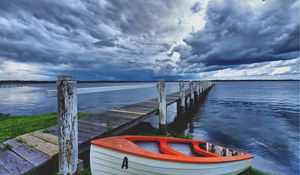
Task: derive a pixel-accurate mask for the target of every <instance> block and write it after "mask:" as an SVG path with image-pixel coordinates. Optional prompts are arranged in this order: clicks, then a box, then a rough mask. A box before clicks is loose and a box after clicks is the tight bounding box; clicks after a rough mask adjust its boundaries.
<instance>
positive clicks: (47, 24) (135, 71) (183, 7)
mask: <svg viewBox="0 0 300 175" xmlns="http://www.w3.org/2000/svg"><path fill="white" fill-rule="evenodd" d="M299 6H300V2H299V0H184V1H183V0H155V1H154V0H38V1H36V0H3V1H2V2H1V4H0V80H55V79H57V76H58V75H60V74H73V75H74V76H75V77H76V79H78V80H144V81H149V80H157V79H161V78H163V79H166V80H179V79H226V80H227V79H299V77H300V74H299V61H300V57H299V21H300V19H299Z"/></svg>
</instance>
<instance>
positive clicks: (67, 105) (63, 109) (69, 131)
mask: <svg viewBox="0 0 300 175" xmlns="http://www.w3.org/2000/svg"><path fill="white" fill-rule="evenodd" d="M185 82H186V81H180V82H177V83H174V84H168V85H166V83H165V82H164V80H159V81H158V82H157V84H155V83H149V84H148V83H147V84H138V85H122V86H105V87H89V88H77V81H76V80H75V79H74V76H71V75H64V76H59V77H58V80H57V89H56V90H47V91H46V95H47V96H48V97H57V111H58V145H59V172H60V173H61V174H74V173H75V172H76V171H77V164H78V162H79V161H78V118H77V112H78V110H77V95H78V94H88V93H101V92H111V91H121V90H129V89H141V88H153V87H157V90H158V114H159V129H160V131H161V133H162V134H166V133H167V127H166V125H167V103H166V101H167V100H166V87H167V86H178V87H179V95H180V100H179V101H178V102H177V112H180V113H181V112H183V111H184V109H185V106H186V91H187V90H188V94H189V99H190V105H192V104H193V103H194V102H195V96H196V97H199V95H200V94H201V93H202V92H203V91H205V90H206V89H208V88H209V87H211V86H212V85H213V83H212V82H209V81H188V82H189V87H188V89H186V88H185Z"/></svg>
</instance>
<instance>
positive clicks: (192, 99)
mask: <svg viewBox="0 0 300 175" xmlns="http://www.w3.org/2000/svg"><path fill="white" fill-rule="evenodd" d="M189 85H190V108H192V107H193V105H194V86H193V81H190V82H189Z"/></svg>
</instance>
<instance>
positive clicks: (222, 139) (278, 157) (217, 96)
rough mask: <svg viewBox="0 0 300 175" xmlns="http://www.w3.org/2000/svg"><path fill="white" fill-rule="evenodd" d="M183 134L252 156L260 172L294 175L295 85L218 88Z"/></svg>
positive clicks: (296, 159)
mask: <svg viewBox="0 0 300 175" xmlns="http://www.w3.org/2000/svg"><path fill="white" fill-rule="evenodd" d="M171 108H173V110H174V106H173V107H172V106H171ZM175 109H176V107H175ZM173 110H172V111H173ZM170 115H171V114H170ZM172 116H175V114H172ZM170 118H171V117H170ZM170 123H172V121H170ZM179 123H183V122H182V121H180V122H179ZM173 124H174V123H173ZM170 126H172V124H171V125H170ZM184 132H185V133H190V134H191V135H192V136H193V138H194V139H200V140H207V141H210V142H212V143H215V144H218V145H220V146H225V147H229V148H233V149H236V150H240V151H244V152H247V153H251V154H252V155H254V156H255V159H254V167H255V168H257V169H259V170H263V171H266V172H269V173H272V174H283V175H287V174H288V175H293V174H294V175H298V174H299V82H296V81H294V82H286V81H282V82H274V81H273V82H220V83H217V85H216V86H214V87H213V88H212V89H211V91H210V92H209V94H208V97H207V100H206V102H204V103H203V104H202V106H200V107H199V109H198V112H197V113H196V114H194V115H193V118H192V120H191V121H190V122H189V123H188V125H187V127H186V129H185V130H184Z"/></svg>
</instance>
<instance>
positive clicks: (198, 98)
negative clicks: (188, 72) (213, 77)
mask: <svg viewBox="0 0 300 175" xmlns="http://www.w3.org/2000/svg"><path fill="white" fill-rule="evenodd" d="M195 92H196V98H195V99H196V102H197V103H199V101H200V93H199V81H197V82H196V85H195Z"/></svg>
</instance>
